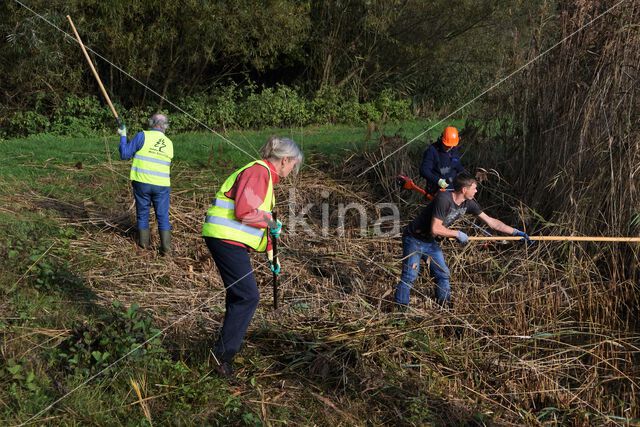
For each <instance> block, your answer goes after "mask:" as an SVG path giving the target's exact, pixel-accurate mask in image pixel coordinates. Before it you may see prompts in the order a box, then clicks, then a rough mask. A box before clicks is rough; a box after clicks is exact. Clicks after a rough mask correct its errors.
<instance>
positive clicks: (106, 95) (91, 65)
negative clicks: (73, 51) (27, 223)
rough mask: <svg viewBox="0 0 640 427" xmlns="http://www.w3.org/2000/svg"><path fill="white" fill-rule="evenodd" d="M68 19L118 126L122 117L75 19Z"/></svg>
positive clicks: (68, 17)
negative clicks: (96, 67)
mask: <svg viewBox="0 0 640 427" xmlns="http://www.w3.org/2000/svg"><path fill="white" fill-rule="evenodd" d="M67 19H68V20H69V23H70V24H71V28H72V29H73V33H74V34H75V35H76V38H77V39H78V43H79V44H80V48H81V49H82V53H84V57H85V58H86V59H87V62H88V63H89V67H90V68H91V71H93V75H94V76H95V78H96V80H97V81H98V86H100V90H101V91H102V96H104V99H106V100H107V104H109V108H110V109H111V112H112V113H113V117H115V118H116V122H118V126H120V124H121V121H120V117H119V116H118V113H117V112H116V109H115V108H114V107H113V104H112V103H111V98H109V94H107V91H106V89H105V88H104V86H103V85H102V80H100V76H99V75H98V72H97V71H96V69H95V67H94V66H93V62H91V58H89V54H88V53H87V49H85V47H84V44H83V43H82V39H80V34H78V31H77V30H76V26H75V25H73V21H72V20H71V16H69V15H67Z"/></svg>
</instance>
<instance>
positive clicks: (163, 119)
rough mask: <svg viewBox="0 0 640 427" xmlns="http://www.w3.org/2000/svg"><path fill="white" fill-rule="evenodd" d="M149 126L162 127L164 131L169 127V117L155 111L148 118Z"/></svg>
mask: <svg viewBox="0 0 640 427" xmlns="http://www.w3.org/2000/svg"><path fill="white" fill-rule="evenodd" d="M149 127H151V128H156V129H162V131H163V132H164V131H165V130H167V128H168V127H169V119H168V118H167V116H165V115H164V114H160V113H156V114H154V115H153V116H151V117H150V118H149Z"/></svg>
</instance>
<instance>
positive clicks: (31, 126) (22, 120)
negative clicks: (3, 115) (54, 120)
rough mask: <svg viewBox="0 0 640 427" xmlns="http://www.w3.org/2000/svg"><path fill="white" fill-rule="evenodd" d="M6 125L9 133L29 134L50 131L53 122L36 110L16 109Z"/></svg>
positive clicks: (15, 134)
mask: <svg viewBox="0 0 640 427" xmlns="http://www.w3.org/2000/svg"><path fill="white" fill-rule="evenodd" d="M5 126H6V134H7V135H13V136H28V135H35V134H38V133H43V132H48V131H49V130H50V128H51V122H50V121H49V119H48V118H47V117H46V116H44V115H42V114H40V113H38V112H36V111H16V112H15V113H13V114H12V115H11V116H10V117H9V119H8V120H7V121H6V125H5Z"/></svg>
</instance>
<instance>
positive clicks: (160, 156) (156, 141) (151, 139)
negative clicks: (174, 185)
mask: <svg viewBox="0 0 640 427" xmlns="http://www.w3.org/2000/svg"><path fill="white" fill-rule="evenodd" d="M171 159H173V143H172V142H171V140H170V139H169V138H167V137H166V135H165V134H164V133H162V132H160V131H158V130H149V131H144V145H143V146H142V148H141V149H139V150H138V151H137V152H136V154H135V156H133V162H132V163H131V173H130V174H129V178H130V179H131V181H138V182H144V183H147V184H153V185H160V186H162V187H170V186H171Z"/></svg>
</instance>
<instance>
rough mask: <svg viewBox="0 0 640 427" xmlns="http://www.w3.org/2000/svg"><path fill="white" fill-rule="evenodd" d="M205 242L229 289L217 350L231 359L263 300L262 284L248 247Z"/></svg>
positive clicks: (216, 240) (226, 359)
mask: <svg viewBox="0 0 640 427" xmlns="http://www.w3.org/2000/svg"><path fill="white" fill-rule="evenodd" d="M204 241H205V242H206V244H207V247H208V248H209V252H211V256H213V261H214V262H215V263H216V266H217V267H218V270H219V271H220V276H221V277H222V282H223V283H224V288H225V290H226V293H227V295H226V298H225V308H226V312H225V314H224V323H223V324H222V330H221V331H220V337H219V338H218V341H217V342H216V344H215V347H214V352H215V355H216V357H217V358H218V359H221V360H223V361H225V362H231V361H232V360H233V357H234V356H235V355H236V353H237V352H238V351H240V345H241V344H242V340H243V339H244V336H245V334H246V333H247V328H248V327H249V323H251V319H252V318H253V314H254V313H255V311H256V308H257V307H258V302H259V301H260V293H259V292H258V284H257V283H256V279H255V277H254V276H253V268H252V267H251V260H250V259H249V252H248V250H247V248H245V247H242V246H235V245H231V244H229V243H226V242H223V241H222V240H220V239H215V238H213V237H205V238H204Z"/></svg>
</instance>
